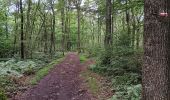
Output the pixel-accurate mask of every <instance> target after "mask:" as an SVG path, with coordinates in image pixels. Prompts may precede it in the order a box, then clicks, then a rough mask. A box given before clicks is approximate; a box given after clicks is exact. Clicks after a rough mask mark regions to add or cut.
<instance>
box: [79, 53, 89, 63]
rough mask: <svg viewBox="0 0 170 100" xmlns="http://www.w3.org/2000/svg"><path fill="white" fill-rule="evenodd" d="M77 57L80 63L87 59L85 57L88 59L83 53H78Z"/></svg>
mask: <svg viewBox="0 0 170 100" xmlns="http://www.w3.org/2000/svg"><path fill="white" fill-rule="evenodd" d="M79 58H80V62H81V63H83V62H85V61H87V59H88V58H87V56H86V55H83V54H80V55H79Z"/></svg>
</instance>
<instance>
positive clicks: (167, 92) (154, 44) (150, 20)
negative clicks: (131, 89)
mask: <svg viewBox="0 0 170 100" xmlns="http://www.w3.org/2000/svg"><path fill="white" fill-rule="evenodd" d="M167 4H168V6H167ZM169 4H170V1H169V0H168V1H167V0H161V1H158V0H145V9H144V13H145V19H144V50H145V51H144V59H143V60H144V62H143V67H142V74H143V75H142V85H143V92H142V100H170V33H169V32H170V25H169V24H170V23H169V20H168V21H164V18H160V17H159V11H162V10H165V9H168V10H170V6H169ZM154 13H157V14H154ZM168 13H169V14H170V12H169V11H168Z"/></svg>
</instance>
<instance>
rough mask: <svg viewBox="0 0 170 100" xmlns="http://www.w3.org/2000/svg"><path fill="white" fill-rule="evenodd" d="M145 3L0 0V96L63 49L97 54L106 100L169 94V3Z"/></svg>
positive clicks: (148, 99) (43, 69)
mask: <svg viewBox="0 0 170 100" xmlns="http://www.w3.org/2000/svg"><path fill="white" fill-rule="evenodd" d="M144 1H145V2H144ZM144 1H143V0H0V9H1V10H0V100H1V98H2V100H6V98H10V95H11V94H12V95H13V93H15V92H16V91H17V90H18V87H20V83H18V82H19V81H20V80H21V77H23V76H24V77H27V76H30V75H31V76H35V78H33V79H32V81H31V83H28V84H36V83H37V82H38V81H39V80H40V79H41V78H43V76H44V75H45V74H47V73H48V71H49V69H48V68H51V66H53V63H56V61H57V60H58V59H61V58H62V57H64V55H66V54H67V53H68V52H77V53H78V54H79V55H80V60H85V59H93V60H95V62H96V63H95V64H93V65H91V66H89V68H88V70H90V71H92V72H94V73H97V74H99V75H101V76H103V77H107V79H108V80H109V82H110V83H111V87H112V90H113V92H114V93H113V96H112V97H111V98H110V99H109V100H140V99H141V98H142V100H169V99H170V96H169V94H170V90H169V67H170V66H169V56H168V55H169V43H170V42H169V40H170V38H169V30H170V28H169V18H168V16H169V14H168V13H169V10H170V8H169V7H170V6H169V4H170V3H169V1H168V0H161V1H157V0H144ZM144 8H145V9H144ZM50 62H51V63H50ZM57 62H58V61H57ZM49 63H50V64H49ZM142 66H143V67H142ZM37 73H38V74H37ZM22 88H23V86H22Z"/></svg>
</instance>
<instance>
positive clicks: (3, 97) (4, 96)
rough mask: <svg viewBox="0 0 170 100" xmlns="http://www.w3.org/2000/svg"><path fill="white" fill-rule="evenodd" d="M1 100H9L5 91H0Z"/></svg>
mask: <svg viewBox="0 0 170 100" xmlns="http://www.w3.org/2000/svg"><path fill="white" fill-rule="evenodd" d="M0 100H7V97H6V95H5V93H4V91H3V90H1V89H0Z"/></svg>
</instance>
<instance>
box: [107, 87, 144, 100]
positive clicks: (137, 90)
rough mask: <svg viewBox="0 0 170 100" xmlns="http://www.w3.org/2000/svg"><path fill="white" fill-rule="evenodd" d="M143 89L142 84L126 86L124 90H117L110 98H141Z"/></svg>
mask: <svg viewBox="0 0 170 100" xmlns="http://www.w3.org/2000/svg"><path fill="white" fill-rule="evenodd" d="M141 91H142V86H141V84H138V85H132V86H124V90H120V91H118V92H116V93H115V95H113V97H112V98H111V99H110V100H140V99H141Z"/></svg>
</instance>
